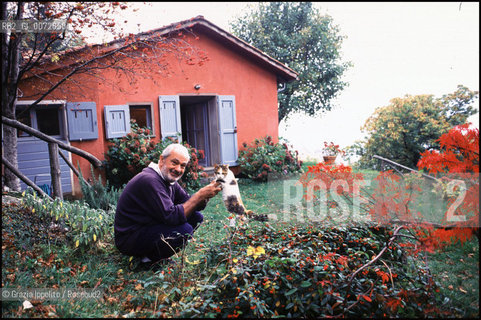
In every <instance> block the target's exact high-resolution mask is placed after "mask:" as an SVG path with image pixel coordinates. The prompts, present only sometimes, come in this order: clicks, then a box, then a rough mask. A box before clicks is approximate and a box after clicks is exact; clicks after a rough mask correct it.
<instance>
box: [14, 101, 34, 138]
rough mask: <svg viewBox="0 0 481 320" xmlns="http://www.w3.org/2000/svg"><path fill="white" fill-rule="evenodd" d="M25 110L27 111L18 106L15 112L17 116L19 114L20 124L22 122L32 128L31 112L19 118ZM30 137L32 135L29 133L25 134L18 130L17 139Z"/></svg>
mask: <svg viewBox="0 0 481 320" xmlns="http://www.w3.org/2000/svg"><path fill="white" fill-rule="evenodd" d="M25 109H26V107H23V106H17V109H16V110H15V111H16V114H17V115H16V118H17V121H18V122H21V123H23V124H24V125H26V126H29V127H31V126H32V121H31V116H30V112H25V113H23V114H22V115H20V116H19V114H20V113H21V112H22V111H23V110H25ZM29 136H30V135H29V134H28V133H26V132H24V131H22V130H20V129H18V130H17V137H29Z"/></svg>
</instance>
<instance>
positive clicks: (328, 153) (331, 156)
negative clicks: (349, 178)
mask: <svg viewBox="0 0 481 320" xmlns="http://www.w3.org/2000/svg"><path fill="white" fill-rule="evenodd" d="M343 153H344V151H342V150H341V149H340V148H339V145H338V144H334V143H333V142H330V143H327V142H326V141H324V149H323V159H324V163H325V164H334V162H335V161H336V158H337V155H338V154H343Z"/></svg>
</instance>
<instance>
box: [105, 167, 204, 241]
mask: <svg viewBox="0 0 481 320" xmlns="http://www.w3.org/2000/svg"><path fill="white" fill-rule="evenodd" d="M189 198H190V196H189V195H188V194H187V192H185V190H184V189H183V188H182V187H181V186H180V185H179V184H178V183H177V182H176V183H174V184H173V185H171V184H169V183H168V182H166V181H165V180H164V179H162V178H161V177H160V175H159V174H158V173H157V172H155V170H154V169H152V168H149V167H147V168H145V169H143V170H142V172H140V173H139V174H137V175H136V176H135V177H133V178H132V179H131V180H130V181H129V182H128V183H127V185H126V186H125V189H124V191H123V192H122V194H121V195H120V198H119V201H118V203H117V211H116V212H115V221H114V230H115V237H116V238H124V239H123V240H126V239H125V238H126V237H127V238H128V237H129V236H130V235H132V234H133V233H135V232H136V231H138V230H139V229H140V228H142V227H143V226H152V225H155V224H163V225H170V226H176V225H180V224H183V223H186V222H187V219H186V218H185V214H184V207H183V206H182V204H183V203H184V202H186V201H187V200H188V199H189ZM204 208H205V205H203V206H201V207H200V208H197V210H202V209H204ZM119 240H120V239H119ZM121 242H123V241H121Z"/></svg>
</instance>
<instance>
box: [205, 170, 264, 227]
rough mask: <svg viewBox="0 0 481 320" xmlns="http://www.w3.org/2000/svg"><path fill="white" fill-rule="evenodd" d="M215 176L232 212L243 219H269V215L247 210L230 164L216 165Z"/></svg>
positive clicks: (228, 209) (225, 201)
mask: <svg viewBox="0 0 481 320" xmlns="http://www.w3.org/2000/svg"><path fill="white" fill-rule="evenodd" d="M214 177H215V180H216V181H217V182H220V184H221V186H222V200H223V201H224V205H225V207H226V209H227V211H229V212H230V213H234V214H236V215H239V216H240V217H241V220H242V221H246V220H247V219H248V218H250V219H253V220H257V221H267V220H268V219H267V215H265V214H255V213H254V212H252V210H247V209H246V208H245V206H244V203H243V202H242V198H241V195H240V192H239V185H238V184H237V179H236V178H235V176H234V173H233V172H232V171H231V170H229V165H228V164H224V165H223V164H221V165H219V164H216V165H214Z"/></svg>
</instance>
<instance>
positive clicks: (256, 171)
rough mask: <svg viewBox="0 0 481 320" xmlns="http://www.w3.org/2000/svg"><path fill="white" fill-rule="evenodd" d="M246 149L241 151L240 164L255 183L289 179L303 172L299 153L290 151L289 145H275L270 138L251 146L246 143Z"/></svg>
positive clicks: (255, 141) (243, 171)
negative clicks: (290, 176) (283, 178)
mask: <svg viewBox="0 0 481 320" xmlns="http://www.w3.org/2000/svg"><path fill="white" fill-rule="evenodd" d="M243 147H244V149H242V150H240V151H239V158H238V160H237V162H238V163H239V165H240V167H241V170H242V173H244V174H245V175H247V176H248V177H249V178H250V179H252V180H255V181H264V182H265V181H267V178H268V177H269V179H279V178H282V177H288V176H289V175H291V174H293V173H298V172H301V171H302V169H301V166H302V162H301V161H299V159H298V152H297V151H294V152H292V151H290V150H289V147H288V145H287V143H285V142H284V143H280V142H279V143H274V142H273V141H272V138H271V137H270V136H266V137H265V138H264V139H255V140H254V142H253V143H252V144H251V145H247V143H245V142H244V144H243Z"/></svg>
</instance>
